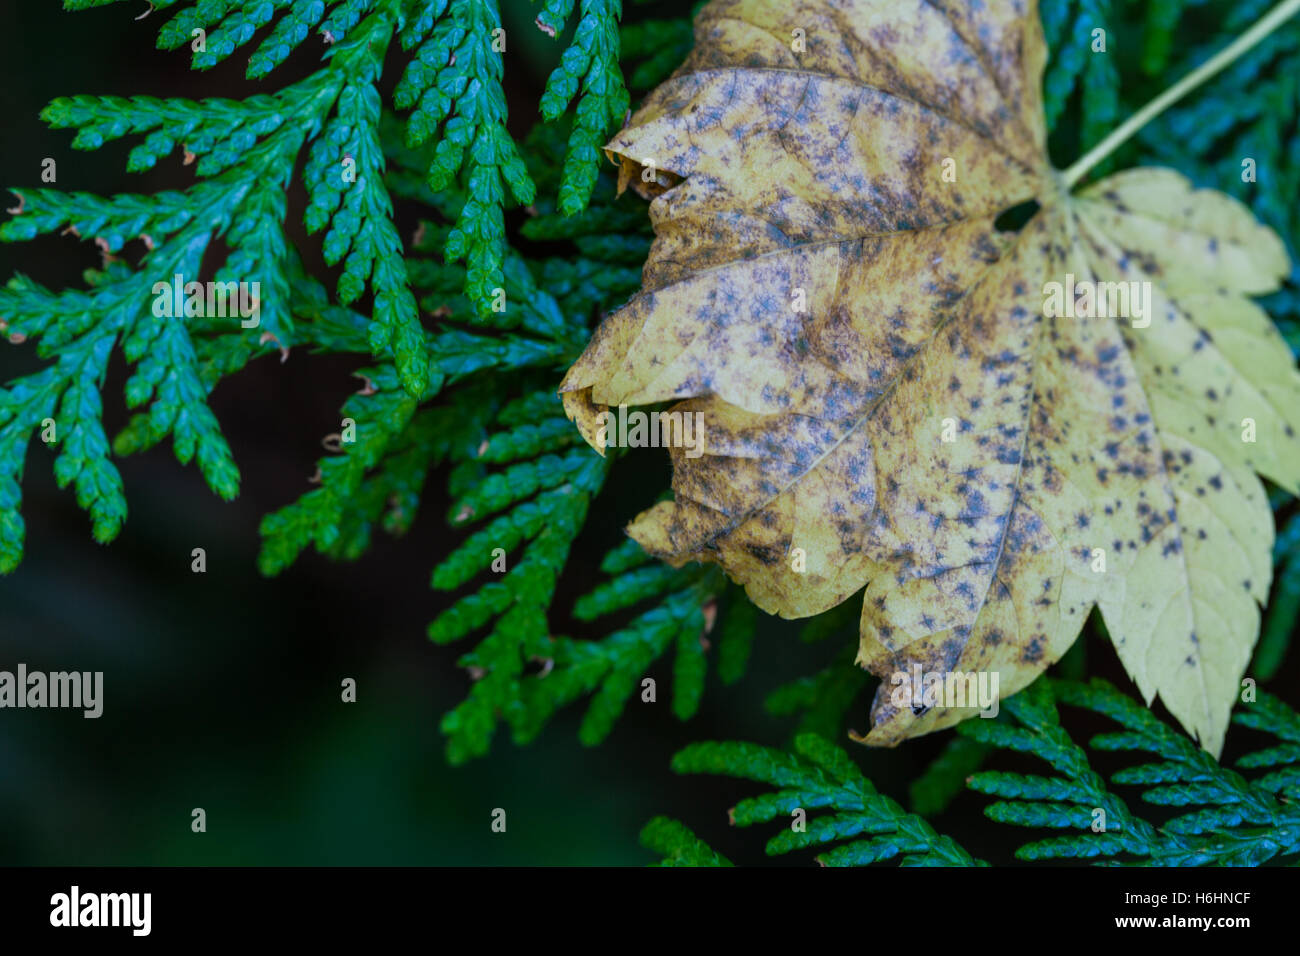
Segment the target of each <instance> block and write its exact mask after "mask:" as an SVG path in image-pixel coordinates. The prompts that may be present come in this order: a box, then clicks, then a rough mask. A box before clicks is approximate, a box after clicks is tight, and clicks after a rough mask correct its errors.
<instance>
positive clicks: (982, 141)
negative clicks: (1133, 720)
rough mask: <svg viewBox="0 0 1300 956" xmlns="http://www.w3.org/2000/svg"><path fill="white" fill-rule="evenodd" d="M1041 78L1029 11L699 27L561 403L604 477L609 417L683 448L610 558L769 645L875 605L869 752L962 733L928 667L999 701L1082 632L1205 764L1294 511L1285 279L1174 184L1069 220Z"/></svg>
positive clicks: (1093, 203)
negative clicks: (969, 678) (764, 624)
mask: <svg viewBox="0 0 1300 956" xmlns="http://www.w3.org/2000/svg"><path fill="white" fill-rule="evenodd" d="M1044 59H1045V45H1044V41H1043V37H1042V32H1041V27H1040V25H1039V20H1038V15H1037V10H1036V8H1035V4H1034V3H1033V2H1032V0H1019V2H1009V0H1008V2H999V3H996V4H966V3H962V2H957V0H930V2H926V3H915V4H909V3H900V2H898V0H851V2H839V3H832V2H829V0H793V2H785V3H781V4H773V3H770V2H767V0H714V2H712V3H710V4H708V6H706V7H705V8H704V9H703V10H702V11H701V13H700V15H699V17H698V19H697V23H696V44H695V49H694V52H693V53H692V54H691V55H690V58H689V59H688V60H687V62H686V63H685V64H684V65H683V66H682V67H681V68H680V69H679V70H678V72H677V73H676V74H674V76H673V77H672V78H671V79H669V80H668V81H667V82H665V83H664V84H663V85H662V86H660V87H659V88H658V89H657V90H656V91H655V92H654V93H653V94H651V96H650V97H649V98H648V99H647V101H646V102H645V104H644V105H643V106H642V108H641V109H640V110H639V111H638V112H637V113H636V114H635V115H634V116H633V117H632V118H631V120H630V121H629V123H628V125H627V127H626V128H625V129H623V130H622V131H621V132H620V133H619V134H618V135H617V136H616V137H615V139H614V140H613V142H612V143H611V144H610V145H609V146H608V147H607V152H608V153H609V154H610V156H611V158H614V159H615V160H616V161H617V162H620V163H621V164H622V175H621V177H620V180H621V182H622V183H628V182H631V183H632V184H634V185H635V187H636V188H637V189H638V191H639V192H641V193H642V194H643V195H646V196H647V197H650V198H652V199H653V201H652V202H651V204H650V215H651V218H652V220H653V223H654V227H655V233H656V239H655V243H654V245H653V248H652V249H651V252H650V256H649V260H648V261H647V263H646V265H645V268H644V273H643V290H642V292H641V293H640V294H639V295H637V296H636V297H635V298H634V299H633V300H632V301H631V302H629V303H628V304H627V305H626V306H625V307H624V308H622V309H621V310H619V311H618V312H616V313H614V314H612V315H610V316H609V317H608V318H607V319H606V320H605V321H604V322H603V323H602V325H601V326H600V327H599V329H598V330H597V332H596V334H595V335H594V337H593V339H592V341H591V343H590V345H589V347H588V348H587V350H586V352H585V353H584V354H583V355H582V357H581V358H580V359H579V360H578V361H577V362H576V363H575V364H574V366H573V367H572V369H570V371H569V373H568V375H567V376H566V378H565V379H564V382H563V384H562V385H561V392H562V394H563V398H564V402H565V406H566V410H567V411H568V413H569V416H570V418H572V419H573V420H574V421H575V422H576V424H577V425H578V427H579V428H580V429H581V431H582V433H583V435H584V436H585V437H586V439H587V440H588V442H590V443H591V444H592V445H593V446H594V447H596V448H597V450H599V451H602V453H603V451H604V444H605V440H606V437H607V436H606V432H605V428H604V427H603V426H604V424H605V421H606V419H605V418H603V417H602V412H604V410H605V409H607V408H609V407H611V406H620V405H628V406H632V405H646V404H653V403H660V402H665V401H669V400H682V401H681V402H680V403H679V404H678V405H677V406H675V407H674V409H673V411H676V412H682V413H698V414H699V415H700V416H702V417H701V418H699V419H698V421H700V422H702V425H703V437H704V439H705V443H704V446H703V448H702V449H694V450H692V453H690V454H688V453H687V450H686V449H684V448H682V447H676V448H674V449H673V450H672V457H673V465H674V472H673V490H674V492H675V500H674V501H672V502H663V503H660V504H659V505H656V506H655V507H653V508H651V509H650V510H649V511H646V512H645V513H643V514H642V515H640V516H639V517H638V518H637V519H636V520H635V521H634V522H633V524H632V525H631V526H630V528H629V533H630V534H631V535H632V536H633V537H634V538H636V539H637V541H639V542H640V543H641V544H642V545H643V546H644V547H645V548H646V549H647V550H648V551H649V552H651V553H652V554H655V555H657V556H659V557H662V558H664V559H666V560H668V561H670V562H672V563H674V564H681V563H682V562H684V561H687V560H703V561H715V562H717V563H719V564H720V565H721V566H722V567H723V568H724V569H725V570H726V572H727V573H728V574H729V575H730V576H731V577H732V578H734V579H735V580H737V581H739V582H741V583H742V584H743V585H744V586H745V589H746V591H747V593H748V594H749V596H750V598H751V599H752V600H753V601H754V602H755V603H756V604H757V605H758V606H760V607H762V608H763V609H765V610H767V611H769V612H771V613H775V614H779V615H781V616H783V617H803V616H807V615H811V614H817V613H819V612H821V611H824V610H826V609H827V608H830V607H832V606H834V605H836V604H838V603H840V602H842V601H844V600H846V599H848V598H849V597H850V596H852V595H854V594H855V593H857V592H858V591H861V590H863V589H864V588H865V593H864V595H863V604H862V620H861V644H860V649H859V655H858V660H859V663H861V664H862V665H864V666H865V667H867V668H869V669H870V670H871V671H873V672H874V673H876V674H877V675H879V676H881V677H882V678H884V682H883V683H882V685H881V688H880V690H879V692H878V693H877V697H876V702H875V705H874V707H873V709H872V724H873V726H872V730H871V732H870V734H869V735H868V736H867V737H866V738H865V739H866V741H867V742H868V743H872V744H895V743H898V742H899V741H901V740H903V739H905V738H908V737H911V736H915V735H918V734H922V733H926V732H929V731H931V730H935V729H938V728H941V727H946V726H950V725H951V724H954V723H956V722H958V721H959V720H962V719H964V718H966V717H969V716H971V715H972V714H974V713H975V712H976V710H975V709H973V708H971V707H959V706H953V705H952V701H945V700H939V701H938V702H931V701H923V702H917V701H915V699H914V698H908V697H907V695H906V694H904V695H903V698H902V702H901V703H900V698H899V696H898V691H899V690H900V688H904V687H907V686H908V685H909V684H910V675H911V674H912V673H913V672H914V671H915V670H916V669H917V668H919V669H920V671H922V672H924V673H926V674H940V675H943V674H975V673H981V672H982V673H985V674H988V675H996V676H997V678H998V687H999V689H1000V692H1001V695H1002V696H1008V695H1010V694H1012V693H1014V692H1015V691H1017V690H1019V689H1020V688H1022V687H1024V686H1025V685H1026V684H1028V683H1029V682H1030V681H1032V680H1033V679H1034V678H1035V677H1036V676H1038V675H1039V674H1040V673H1041V672H1042V671H1043V670H1044V669H1045V668H1047V667H1048V666H1049V665H1050V664H1052V663H1053V662H1054V661H1056V660H1058V659H1059V658H1060V657H1061V655H1062V654H1064V653H1065V651H1066V650H1067V649H1068V648H1069V646H1070V645H1071V643H1073V641H1074V640H1075V638H1076V637H1077V636H1078V634H1079V632H1080V629H1081V628H1082V626H1083V623H1084V620H1085V618H1086V617H1087V615H1088V613H1089V612H1090V611H1091V609H1092V608H1093V607H1098V608H1099V609H1100V611H1101V614H1102V617H1103V619H1104V621H1105V624H1106V627H1107V629H1108V631H1109V633H1110V635H1111V637H1112V639H1113V641H1114V644H1115V647H1116V649H1117V651H1118V653H1119V656H1120V658H1121V660H1122V661H1123V664H1124V666H1125V668H1126V669H1127V670H1128V673H1129V674H1130V675H1131V676H1132V678H1133V680H1134V681H1135V682H1136V683H1137V685H1138V687H1139V688H1140V689H1141V692H1142V693H1143V694H1144V695H1145V697H1146V699H1147V701H1148V702H1150V701H1151V700H1153V699H1154V698H1155V697H1156V696H1157V695H1158V696H1159V697H1160V699H1161V700H1162V701H1163V702H1164V704H1165V705H1166V706H1167V707H1168V708H1169V710H1170V712H1171V713H1173V714H1174V716H1175V717H1176V718H1177V719H1178V720H1179V721H1180V722H1181V723H1182V724H1183V726H1184V727H1185V728H1187V730H1188V731H1189V732H1191V733H1193V734H1195V735H1196V736H1197V738H1198V739H1199V740H1200V742H1201V744H1202V745H1203V746H1204V747H1205V749H1207V750H1209V751H1211V752H1212V753H1215V754H1216V755H1217V754H1218V753H1219V751H1220V749H1221V747H1222V743H1223V736H1224V732H1225V730H1226V726H1227V723H1228V718H1229V713H1230V711H1231V708H1232V705H1233V703H1234V701H1235V699H1236V695H1237V693H1238V691H1239V687H1240V680H1241V677H1242V675H1243V673H1244V671H1245V668H1246V665H1247V664H1248V662H1249V660H1250V653H1251V649H1252V647H1253V645H1254V642H1255V639H1256V635H1257V633H1258V624H1259V610H1258V606H1257V604H1258V602H1262V601H1263V600H1264V599H1265V597H1266V596H1267V593H1268V585H1269V579H1270V575H1271V571H1272V564H1271V548H1272V540H1273V526H1272V516H1271V513H1270V511H1269V506H1268V501H1267V497H1266V495H1265V493H1264V489H1263V487H1262V485H1261V483H1260V481H1259V479H1258V477H1256V475H1257V473H1258V474H1260V475H1264V476H1266V477H1268V478H1269V479H1271V480H1273V481H1275V482H1277V483H1278V484H1280V485H1282V486H1283V487H1285V488H1287V489H1289V490H1292V491H1294V490H1296V480H1297V477H1300V442H1298V441H1297V439H1296V428H1297V427H1300V377H1298V376H1297V374H1296V371H1295V368H1294V366H1293V364H1292V361H1291V356H1290V351H1289V349H1288V348H1287V346H1286V344H1285V343H1284V342H1283V340H1282V339H1281V337H1280V336H1279V335H1278V333H1277V332H1276V330H1275V329H1274V328H1273V326H1272V324H1271V323H1270V321H1269V319H1268V317H1267V316H1266V315H1265V314H1264V313H1263V312H1262V311H1260V309H1259V308H1258V307H1257V306H1255V305H1254V304H1253V303H1252V302H1251V301H1250V299H1249V298H1248V296H1251V295H1257V294H1260V293H1265V292H1269V291H1271V290H1273V289H1276V288H1277V287H1278V285H1279V283H1280V281H1281V279H1282V278H1283V277H1284V276H1285V275H1286V273H1287V271H1288V267H1289V264H1288V261H1287V257H1286V254H1285V251H1284V249H1283V246H1282V243H1281V242H1280V241H1279V239H1278V238H1277V236H1276V235H1274V234H1273V233H1272V232H1271V231H1269V230H1268V229H1266V228H1265V227H1263V226H1261V225H1260V224H1258V223H1257V222H1256V221H1255V219H1254V217H1253V216H1252V215H1251V214H1250V212H1249V211H1248V210H1247V209H1246V208H1245V207H1244V206H1242V205H1241V204H1239V203H1238V202H1236V201H1235V200H1233V199H1230V198H1229V197H1227V196H1225V195H1222V194H1219V193H1216V192H1211V191H1196V190H1194V189H1193V188H1192V187H1191V185H1190V184H1189V183H1188V182H1187V181H1186V180H1185V179H1184V178H1183V177H1182V176H1181V175H1179V174H1178V173H1176V172H1173V171H1171V170H1164V169H1139V170H1133V171H1128V172H1123V173H1119V174H1117V175H1114V176H1111V177H1109V178H1107V179H1105V180H1103V181H1101V182H1099V183H1096V184H1095V185H1093V186H1091V187H1089V188H1086V189H1084V190H1082V191H1081V192H1079V193H1077V194H1071V191H1070V188H1069V185H1068V184H1067V183H1068V181H1067V177H1066V176H1063V175H1062V174H1061V173H1059V172H1058V171H1056V170H1055V169H1053V168H1052V166H1051V164H1050V163H1049V161H1048V158H1047V154H1046V149H1045V127H1044V117H1043V109H1042V102H1041V95H1040V87H1041V74H1042V70H1043V63H1044ZM1028 201H1033V202H1035V203H1037V206H1038V209H1037V212H1036V213H1035V214H1034V215H1033V217H1032V218H1031V219H1030V220H1029V221H1028V223H1027V224H1026V225H1025V226H1023V227H1022V228H1021V229H1020V230H1019V231H1017V232H1003V231H999V230H998V229H997V228H996V227H995V225H994V220H995V219H996V218H997V217H998V216H999V215H1000V214H1001V213H1003V212H1005V211H1006V210H1008V209H1010V208H1012V207H1015V206H1017V205H1020V204H1022V203H1025V202H1028ZM1117 313H1118V314H1117ZM701 450H702V452H703V453H702V454H699V451H701ZM899 675H906V676H905V679H903V680H900V679H899Z"/></svg>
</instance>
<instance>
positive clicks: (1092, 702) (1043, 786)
mask: <svg viewBox="0 0 1300 956" xmlns="http://www.w3.org/2000/svg"><path fill="white" fill-rule="evenodd" d="M1058 702H1059V703H1063V704H1067V705H1069V706H1071V707H1078V708H1083V709H1086V710H1090V711H1092V712H1094V713H1096V714H1099V715H1101V716H1102V717H1105V718H1107V719H1109V720H1110V721H1113V722H1114V723H1116V724H1118V726H1119V729H1118V730H1116V731H1114V732H1111V733H1105V734H1099V735H1097V736H1094V737H1093V738H1092V740H1091V741H1090V746H1091V748H1092V749H1093V750H1097V751H1103V752H1110V753H1122V754H1127V755H1130V756H1131V762H1130V764H1129V765H1128V766H1126V767H1124V768H1123V769H1121V770H1119V771H1118V772H1116V773H1114V774H1112V776H1111V780H1110V784H1111V785H1115V786H1122V787H1126V788H1132V787H1136V788H1138V789H1139V791H1140V793H1139V796H1140V798H1141V800H1142V801H1143V802H1145V803H1146V804H1149V805H1151V806H1153V807H1156V808H1173V812H1172V814H1171V813H1169V812H1166V813H1165V814H1163V816H1164V817H1165V819H1164V820H1163V822H1160V823H1155V822H1151V821H1150V820H1148V819H1146V817H1144V816H1141V815H1139V814H1138V813H1137V812H1135V811H1134V810H1132V809H1131V808H1130V806H1129V802H1126V801H1125V800H1124V799H1123V797H1122V796H1120V795H1119V794H1118V793H1116V791H1115V790H1114V789H1113V787H1112V786H1111V785H1108V784H1107V782H1106V780H1105V779H1104V778H1103V777H1102V776H1101V775H1100V774H1098V773H1097V772H1096V771H1094V770H1093V769H1092V767H1091V765H1090V764H1089V761H1088V756H1087V753H1086V751H1085V750H1084V748H1083V747H1081V746H1080V745H1079V744H1077V743H1075V742H1074V741H1073V740H1072V739H1071V738H1070V736H1069V734H1068V733H1067V732H1066V730H1065V728H1064V727H1062V725H1061V722H1060V717H1059V714H1058V711H1057V706H1056V705H1057V703H1058ZM1002 710H1003V713H1002V714H1001V715H1000V716H999V717H998V718H997V719H995V720H985V719H974V720H968V721H966V722H965V723H962V724H960V725H959V726H958V728H957V730H958V734H960V736H958V737H956V738H954V740H953V741H952V743H951V744H950V746H949V747H948V749H947V750H946V751H945V752H944V754H943V755H942V756H941V757H940V758H939V760H938V761H936V765H935V767H932V768H931V771H930V772H929V773H928V774H927V775H926V776H924V777H922V778H920V779H919V780H918V781H917V785H916V786H914V788H913V799H914V802H915V803H916V804H918V806H919V807H922V808H924V809H925V810H926V812H929V813H934V812H938V811H939V810H940V809H941V808H942V806H943V805H945V804H946V803H947V802H948V800H950V799H951V796H952V795H953V794H952V792H951V791H952V790H953V789H954V783H955V778H957V777H958V776H964V777H966V779H965V784H966V786H967V787H969V788H970V789H971V790H974V791H975V792H977V793H982V794H986V795H988V796H992V797H995V798H997V799H996V801H995V802H993V803H991V804H989V805H988V806H987V807H986V808H985V811H984V812H985V815H986V816H988V817H989V819H991V820H995V821H997V822H998V823H1003V824H1009V825H1013V826H1019V827H1026V828H1030V829H1034V830H1040V831H1058V832H1061V831H1064V832H1063V835H1058V836H1051V837H1046V838H1044V839H1039V840H1035V841H1033V842H1031V843H1027V844H1025V845H1023V846H1021V847H1020V849H1019V850H1017V851H1016V857H1017V858H1019V859H1021V860H1029V861H1041V860H1046V861H1059V860H1063V859H1079V860H1087V861H1090V862H1094V863H1102V864H1121V863H1122V864H1129V865H1133V864H1137V865H1146V866H1243V865H1246V866H1256V865H1259V864H1261V863H1266V862H1269V861H1273V860H1282V861H1286V862H1294V861H1295V860H1296V858H1297V857H1298V856H1300V804H1298V803H1297V797H1300V714H1297V713H1296V712H1295V711H1294V710H1292V709H1291V708H1289V707H1287V706H1286V705H1285V704H1283V703H1282V702H1281V701H1279V700H1278V699H1277V698H1275V697H1272V696H1270V695H1268V694H1266V693H1262V692H1261V693H1260V694H1259V698H1258V700H1257V701H1255V702H1253V703H1249V704H1246V705H1244V706H1243V707H1242V709H1241V710H1240V711H1239V712H1238V713H1237V714H1236V715H1235V716H1234V718H1233V720H1234V723H1236V724H1237V725H1238V726H1240V727H1244V728H1248V729H1250V730H1254V731H1260V732H1263V733H1267V734H1270V735H1272V737H1273V738H1274V742H1272V743H1271V744H1270V745H1269V746H1266V747H1264V748H1263V749H1260V750H1254V751H1252V752H1250V753H1248V754H1246V755H1245V756H1244V757H1242V758H1241V759H1240V760H1238V761H1237V766H1238V767H1240V768H1241V769H1243V770H1247V771H1250V772H1251V773H1252V777H1251V778H1250V779H1247V778H1246V777H1244V776H1243V775H1242V774H1240V773H1238V772H1237V771H1235V770H1232V769H1229V768H1227V767H1222V766H1220V765H1219V764H1217V763H1216V762H1215V761H1214V759H1213V758H1212V757H1211V756H1210V755H1209V754H1207V753H1206V752H1205V751H1204V750H1201V749H1200V748H1199V747H1197V746H1196V744H1195V743H1194V742H1193V741H1192V740H1190V739H1189V738H1188V737H1187V736H1186V735H1185V734H1183V733H1180V732H1179V731H1177V730H1175V729H1173V728H1171V727H1170V726H1169V725H1168V724H1165V723H1163V722H1161V721H1160V720H1159V719H1158V718H1157V717H1156V716H1155V715H1154V714H1152V713H1151V711H1150V710H1148V709H1147V708H1146V707H1144V706H1143V705H1142V704H1140V703H1138V702H1137V701H1135V700H1133V699H1132V698H1130V697H1128V696H1126V695H1124V694H1122V693H1120V692H1119V691H1117V690H1116V689H1115V688H1114V687H1112V686H1110V685H1109V684H1107V683H1106V682H1105V681H1101V680H1093V681H1092V682H1090V683H1087V684H1084V683H1080V682H1075V681H1054V680H1052V679H1051V678H1047V677H1043V678H1040V679H1039V680H1037V681H1035V682H1034V683H1033V684H1032V685H1030V687H1028V688H1026V689H1025V690H1023V691H1021V692H1020V693H1019V694H1017V695H1015V696H1014V697H1011V698H1008V699H1007V700H1005V701H1003V708H1002ZM1000 750H1006V751H1010V752H1012V753H1015V754H1024V755H1029V756H1031V757H1034V758H1037V759H1038V760H1039V761H1041V762H1042V763H1044V764H1045V765H1046V768H1047V769H1049V770H1050V771H1051V772H1050V774H1049V775H1042V774H1038V773H1021V772H1011V771H1006V770H997V769H992V770H984V771H980V772H977V773H972V772H971V771H972V770H973V769H974V768H975V767H976V766H978V765H979V764H980V763H983V762H985V761H996V758H995V757H994V756H993V755H994V754H996V753H997V752H998V751H1000ZM673 769H674V770H676V771H677V772H678V773H710V774H723V775H726V776H732V777H739V778H741V779H744V780H752V781H754V782H756V783H763V784H767V785H769V786H773V787H776V788H778V789H776V790H774V791H772V792H768V793H764V794H762V795H760V796H758V797H752V798H747V799H745V800H742V801H741V802H740V803H739V804H737V805H736V806H735V807H734V808H733V809H732V810H731V811H729V817H730V819H731V821H732V823H733V824H734V825H736V826H749V825H751V824H754V823H770V822H772V821H774V820H778V819H779V820H781V821H782V828H781V830H780V831H779V832H778V833H777V834H776V835H775V836H773V837H772V838H771V839H770V840H769V841H768V843H767V852H768V854H769V855H776V854H784V853H788V852H791V851H797V850H807V849H810V848H823V852H821V853H820V854H819V855H818V856H817V857H816V859H817V861H818V862H819V863H822V864H823V865H827V866H837V865H838V866H862V865H867V864H871V863H879V862H887V861H891V860H895V859H896V860H897V862H898V863H900V864H901V865H904V866H909V865H912V866H917V865H921V866H923V865H942V866H968V865H971V864H973V863H976V864H977V863H979V862H980V861H977V860H973V859H972V858H971V857H970V855H969V854H967V853H966V851H965V850H964V849H962V848H961V847H960V846H959V845H957V844H956V843H955V842H954V841H953V840H951V839H950V838H948V837H945V836H940V835H939V834H937V833H936V832H935V831H934V829H933V828H932V827H930V825H929V824H927V823H926V822H925V820H924V819H922V818H921V817H920V816H917V815H915V814H909V813H906V812H904V811H903V809H902V808H901V807H900V806H899V805H898V804H897V803H895V802H894V801H893V800H891V799H890V798H889V797H886V796H884V795H882V794H880V793H878V792H877V791H876V790H875V788H874V787H872V785H871V783H870V782H869V781H868V780H866V778H864V777H863V776H862V774H861V771H860V770H859V769H858V767H857V765H856V764H855V763H854V762H853V761H852V760H851V759H850V758H849V756H848V754H846V753H845V752H844V751H843V750H841V749H839V748H838V747H835V746H833V745H832V744H830V743H829V742H827V741H826V740H825V739H824V738H822V737H819V736H817V735H815V734H805V735H801V736H799V737H797V738H796V739H795V742H794V746H793V748H792V750H791V751H790V752H788V753H787V752H785V751H781V750H776V749H773V748H769V747H761V746H759V745H757V744H748V743H698V744H692V745H691V746H689V747H687V748H686V749H685V750H682V751H680V752H679V753H678V754H677V755H676V756H675V757H674V758H673ZM1130 802H1131V801H1130ZM800 809H802V810H803V811H804V812H805V813H806V814H807V820H806V823H805V824H804V826H803V827H802V828H800V827H797V826H795V822H796V820H797V818H793V819H792V814H793V813H795V812H796V811H797V810H800ZM814 810H818V811H824V812H823V813H822V814H821V815H819V816H813V811H814ZM655 826H656V830H657V831H658V832H659V833H660V834H670V835H672V834H673V833H674V831H671V830H670V829H669V828H668V826H667V821H662V820H660V821H656V824H655ZM864 837H865V839H864ZM643 842H646V844H647V846H649V848H651V849H653V850H654V851H656V852H659V853H664V854H666V855H668V856H670V857H672V856H674V855H677V856H680V857H682V858H690V859H699V860H703V859H705V858H706V856H707V847H703V846H697V845H696V843H695V842H694V837H693V835H690V834H689V831H685V830H684V828H683V830H682V831H680V832H677V833H676V834H675V835H673V836H672V838H669V837H663V836H661V838H660V839H658V840H656V841H655V842H654V843H653V844H651V843H650V841H645V840H643Z"/></svg>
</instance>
